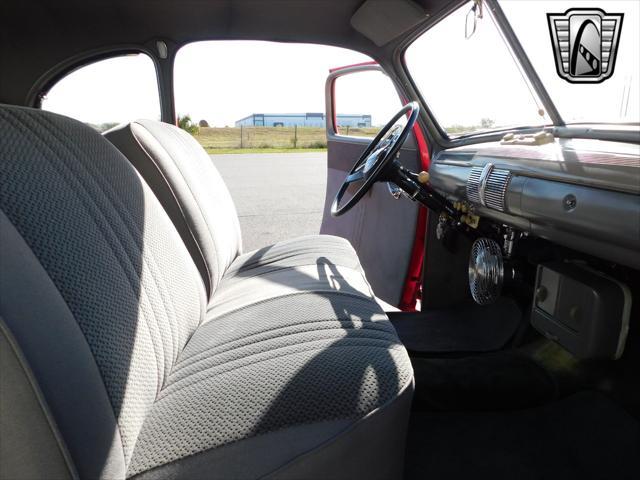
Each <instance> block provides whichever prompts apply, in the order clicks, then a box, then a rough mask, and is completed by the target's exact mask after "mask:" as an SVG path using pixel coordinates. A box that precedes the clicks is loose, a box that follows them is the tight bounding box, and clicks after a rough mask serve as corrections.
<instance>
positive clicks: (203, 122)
mask: <svg viewBox="0 0 640 480" xmlns="http://www.w3.org/2000/svg"><path fill="white" fill-rule="evenodd" d="M198 126H199V127H200V128H208V127H209V122H207V121H206V120H205V119H204V118H203V119H202V120H200V121H199V122H198Z"/></svg>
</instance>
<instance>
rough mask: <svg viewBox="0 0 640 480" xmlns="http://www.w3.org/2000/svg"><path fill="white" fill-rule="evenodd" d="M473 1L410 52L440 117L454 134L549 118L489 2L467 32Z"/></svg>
mask: <svg viewBox="0 0 640 480" xmlns="http://www.w3.org/2000/svg"><path fill="white" fill-rule="evenodd" d="M471 6H472V3H471V2H469V3H466V4H464V5H462V7H460V8H459V9H458V10H456V11H454V12H453V13H452V14H451V15H449V16H448V17H446V18H444V19H443V20H441V21H440V22H438V23H437V24H436V25H434V26H433V27H431V28H430V29H429V30H427V31H426V32H425V33H424V34H423V35H421V36H420V37H419V38H418V39H417V40H416V41H415V42H414V43H413V44H411V45H410V46H409V48H408V49H407V51H406V54H405V60H406V64H407V68H408V70H409V73H410V75H411V76H412V78H413V80H414V81H415V83H416V85H417V87H418V89H419V90H420V92H421V94H422V97H423V98H424V99H425V101H426V103H427V105H428V106H429V108H430V109H431V111H432V113H433V115H434V116H435V119H436V121H437V122H438V123H439V124H440V126H441V127H442V128H443V129H444V131H445V132H447V134H448V135H450V136H457V135H461V134H468V133H473V132H478V131H483V130H493V129H499V128H509V127H516V126H536V125H543V124H546V123H548V122H549V119H548V117H547V116H546V114H545V112H544V111H542V112H541V111H540V104H539V101H538V100H537V98H536V97H535V96H534V95H533V93H532V90H531V89H530V86H529V84H528V82H527V81H526V80H525V78H523V75H522V72H521V69H520V67H519V65H518V64H517V63H516V62H515V60H514V58H513V57H512V55H511V52H510V50H509V48H508V47H507V45H506V44H505V42H504V40H503V38H502V36H501V33H500V31H499V30H498V27H497V26H496V25H495V23H494V22H493V19H492V18H491V15H490V14H489V9H488V8H484V15H483V17H484V18H482V19H478V20H477V25H476V30H475V33H474V34H473V35H471V36H470V37H469V38H466V36H465V25H466V22H467V15H468V12H469V11H470V9H471ZM540 113H542V114H543V116H541V115H540Z"/></svg>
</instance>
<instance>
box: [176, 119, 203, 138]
mask: <svg viewBox="0 0 640 480" xmlns="http://www.w3.org/2000/svg"><path fill="white" fill-rule="evenodd" d="M178 126H179V127H180V128H181V129H183V130H186V131H187V132H189V133H190V134H191V135H197V134H198V132H199V131H200V128H199V127H198V125H196V124H195V123H193V120H191V116H190V115H178Z"/></svg>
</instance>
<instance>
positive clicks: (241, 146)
mask: <svg viewBox="0 0 640 480" xmlns="http://www.w3.org/2000/svg"><path fill="white" fill-rule="evenodd" d="M240 148H244V146H243V145H242V124H240Z"/></svg>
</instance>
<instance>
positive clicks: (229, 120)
mask: <svg viewBox="0 0 640 480" xmlns="http://www.w3.org/2000/svg"><path fill="white" fill-rule="evenodd" d="M367 61H371V58H369V57H368V56H366V55H363V54H361V53H357V52H354V51H352V50H347V49H343V48H338V47H331V46H326V45H310V44H287V43H275V42H261V41H237V40H236V41H206V42H197V43H192V44H189V45H186V46H185V47H183V48H181V49H180V51H179V52H178V54H177V56H176V61H175V74H174V75H175V99H176V110H177V113H178V116H179V118H180V120H182V123H185V122H187V121H188V123H189V124H191V125H192V126H193V127H194V128H193V129H192V133H194V135H195V136H196V139H197V140H198V141H199V142H200V143H201V144H202V145H203V146H204V147H205V148H206V149H207V150H208V151H209V152H211V153H222V152H226V151H229V150H234V151H235V150H237V149H262V150H266V149H278V150H282V149H301V148H303V149H324V148H326V142H327V139H326V132H325V81H326V79H327V75H328V74H329V70H330V69H332V68H335V67H340V66H342V65H351V64H354V63H361V62H367ZM355 113H357V112H355Z"/></svg>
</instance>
